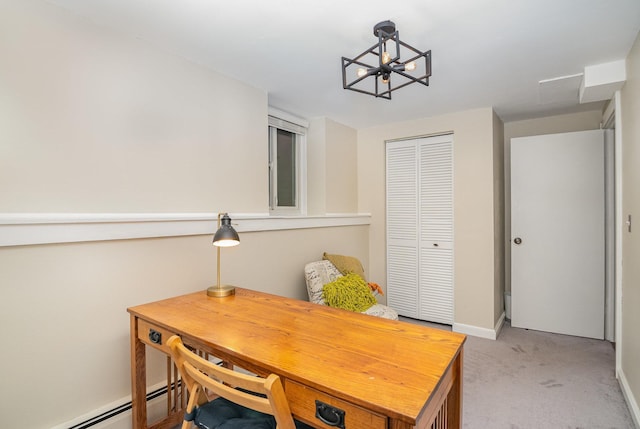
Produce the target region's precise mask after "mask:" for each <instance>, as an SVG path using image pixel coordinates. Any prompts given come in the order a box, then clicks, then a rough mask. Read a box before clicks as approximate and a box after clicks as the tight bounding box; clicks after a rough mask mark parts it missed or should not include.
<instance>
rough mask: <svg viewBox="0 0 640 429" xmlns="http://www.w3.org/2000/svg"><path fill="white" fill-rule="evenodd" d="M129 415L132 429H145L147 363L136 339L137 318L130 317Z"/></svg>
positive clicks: (143, 350) (142, 344)
mask: <svg viewBox="0 0 640 429" xmlns="http://www.w3.org/2000/svg"><path fill="white" fill-rule="evenodd" d="M130 332H131V415H132V417H133V429H145V428H146V427H147V387H146V384H147V368H146V365H147V361H146V355H145V345H144V343H143V342H142V341H140V340H139V339H138V318H137V317H135V316H133V315H132V316H131V328H130Z"/></svg>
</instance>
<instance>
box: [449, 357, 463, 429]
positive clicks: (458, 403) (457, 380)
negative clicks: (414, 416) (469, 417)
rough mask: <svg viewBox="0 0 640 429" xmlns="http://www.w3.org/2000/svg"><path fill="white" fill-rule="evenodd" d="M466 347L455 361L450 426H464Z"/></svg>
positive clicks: (450, 393)
mask: <svg viewBox="0 0 640 429" xmlns="http://www.w3.org/2000/svg"><path fill="white" fill-rule="evenodd" d="M463 358H464V349H463V348H460V352H459V353H458V357H456V360H455V362H454V363H453V372H454V380H453V385H452V386H451V391H450V392H449V395H448V397H447V408H448V410H447V414H448V417H449V418H448V422H447V423H448V425H447V427H448V428H454V429H458V428H461V427H462V379H463V373H462V367H463V365H462V364H463Z"/></svg>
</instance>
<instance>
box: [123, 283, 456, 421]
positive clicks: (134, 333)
mask: <svg viewBox="0 0 640 429" xmlns="http://www.w3.org/2000/svg"><path fill="white" fill-rule="evenodd" d="M128 311H129V313H130V314H131V379H132V381H131V385H132V397H133V428H134V429H142V428H146V427H147V410H146V400H145V395H146V369H145V347H146V346H152V347H155V348H156V349H158V350H161V351H163V352H165V353H167V348H166V346H165V341H166V340H167V339H168V338H169V337H170V336H171V335H173V334H178V335H180V336H181V337H182V339H183V341H184V342H185V343H186V344H190V345H192V346H194V347H196V348H198V349H199V350H203V351H206V352H209V353H211V354H212V355H214V356H217V357H219V358H220V359H222V360H224V361H227V362H229V363H230V364H232V365H237V366H239V367H242V368H245V369H247V370H249V371H252V372H254V373H256V374H260V375H267V374H269V373H275V374H278V375H279V376H280V377H282V379H283V383H284V387H285V390H286V392H287V397H288V399H289V401H290V406H291V410H292V412H293V414H294V416H295V417H296V418H297V419H300V420H302V421H305V422H306V423H309V424H311V425H313V426H314V427H317V428H321V429H331V428H332V426H329V425H327V424H325V423H323V422H321V421H320V420H318V418H316V402H315V401H316V400H319V401H322V402H324V403H326V404H329V405H330V406H332V407H335V408H338V409H340V410H343V411H344V412H345V413H344V427H345V429H409V428H413V427H415V428H418V429H424V428H433V429H436V428H437V429H439V428H460V427H461V426H462V425H461V408H462V355H463V344H464V341H465V339H466V337H465V336H464V335H460V334H456V333H451V332H447V331H441V330H437V329H431V328H427V327H423V326H418V325H413V324H410V323H406V322H398V321H391V320H386V319H382V318H377V317H373V316H367V315H363V314H359V313H353V312H348V311H343V310H337V309H334V308H330V307H325V306H320V305H317V304H311V303H309V302H306V301H300V300H294V299H289V298H283V297H279V296H275V295H269V294H265V293H260V292H255V291H251V290H247V289H237V290H236V295H235V296H231V297H226V298H211V297H207V295H206V292H205V291H202V292H197V293H193V294H189V295H184V296H179V297H176V298H171V299H167V300H163V301H158V302H154V303H150V304H145V305H140V306H137V307H132V308H129V309H128ZM153 332H157V333H159V334H160V335H161V338H160V339H158V338H157V335H155V334H154V333H153ZM154 335H155V337H154ZM154 341H156V342H154ZM169 396H170V395H169ZM174 408H177V409H173V410H169V413H168V414H169V415H168V417H167V418H165V419H164V420H162V421H160V422H157V423H154V424H153V425H150V426H149V427H153V428H170V427H172V426H173V425H175V424H176V423H177V422H179V421H181V420H182V410H181V409H180V404H178V406H177V407H174Z"/></svg>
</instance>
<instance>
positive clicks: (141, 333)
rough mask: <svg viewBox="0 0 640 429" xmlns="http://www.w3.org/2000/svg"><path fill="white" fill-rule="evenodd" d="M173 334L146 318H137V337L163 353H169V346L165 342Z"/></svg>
mask: <svg viewBox="0 0 640 429" xmlns="http://www.w3.org/2000/svg"><path fill="white" fill-rule="evenodd" d="M173 334H174V333H173V332H171V331H169V330H167V329H164V328H161V327H159V326H156V325H154V324H152V323H149V322H147V321H146V320H141V319H138V338H139V339H140V341H142V342H143V343H145V344H147V345H150V346H152V347H155V348H156V349H158V350H160V351H161V352H163V353H166V354H169V347H168V346H167V345H166V343H167V340H168V339H169V338H170V337H171V336H172V335H173Z"/></svg>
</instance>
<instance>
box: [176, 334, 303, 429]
mask: <svg viewBox="0 0 640 429" xmlns="http://www.w3.org/2000/svg"><path fill="white" fill-rule="evenodd" d="M167 345H168V346H169V347H170V349H171V357H172V358H173V360H174V362H175V363H176V366H177V367H178V371H179V372H180V375H181V376H182V380H184V382H185V383H186V385H187V390H188V391H189V394H190V397H189V402H188V404H187V412H188V413H190V412H192V411H193V409H194V408H195V407H196V406H197V405H201V404H203V403H205V402H207V401H208V400H209V398H208V397H207V394H206V393H205V389H207V390H209V391H210V392H212V393H213V394H214V395H217V396H220V397H223V398H226V399H228V400H229V401H231V402H234V403H236V404H238V405H242V406H244V407H247V408H251V409H252V410H256V411H259V412H261V413H265V414H270V415H272V416H273V417H274V418H275V420H276V424H277V427H278V429H295V424H294V421H293V417H292V415H291V410H290V408H289V402H288V401H287V397H286V396H285V393H284V388H283V387H282V382H281V381H280V377H278V376H277V375H275V374H271V375H269V376H268V377H267V378H262V377H257V376H252V375H247V374H243V373H240V372H237V371H233V370H231V369H228V368H224V367H221V366H219V365H216V364H214V363H213V362H210V361H208V360H206V359H204V358H202V357H200V356H198V355H197V354H195V353H194V352H192V351H191V350H189V349H188V348H187V347H185V345H184V344H183V343H182V340H181V339H180V337H178V336H177V335H173V336H172V337H171V338H169V340H168V341H167ZM236 387H238V388H241V389H244V390H246V391H249V392H253V393H255V394H258V395H263V396H256V395H255V394H251V393H247V392H244V391H242V390H238V389H236ZM183 427H185V426H184V425H183Z"/></svg>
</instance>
